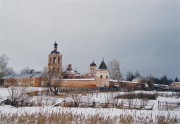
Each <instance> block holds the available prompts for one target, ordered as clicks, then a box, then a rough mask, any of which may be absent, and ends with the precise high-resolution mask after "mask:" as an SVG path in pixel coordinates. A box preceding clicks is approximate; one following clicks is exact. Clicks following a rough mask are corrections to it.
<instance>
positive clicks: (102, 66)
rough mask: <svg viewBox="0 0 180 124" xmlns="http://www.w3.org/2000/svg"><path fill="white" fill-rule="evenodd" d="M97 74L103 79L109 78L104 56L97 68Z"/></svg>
mask: <svg viewBox="0 0 180 124" xmlns="http://www.w3.org/2000/svg"><path fill="white" fill-rule="evenodd" d="M96 76H97V77H98V78H101V79H109V72H108V69H107V66H106V63H105V62H104V58H103V60H102V62H101V64H100V66H99V68H98V70H97V74H96Z"/></svg>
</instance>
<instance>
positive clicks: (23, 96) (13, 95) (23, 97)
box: [8, 86, 30, 107]
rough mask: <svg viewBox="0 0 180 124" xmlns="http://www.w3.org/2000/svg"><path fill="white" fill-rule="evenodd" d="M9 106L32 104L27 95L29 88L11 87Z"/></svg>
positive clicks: (9, 90) (9, 89)
mask: <svg viewBox="0 0 180 124" xmlns="http://www.w3.org/2000/svg"><path fill="white" fill-rule="evenodd" d="M8 92H9V104H10V105H12V106H16V107H17V106H21V107H22V106H23V105H29V104H30V96H29V95H27V93H28V92H29V91H28V88H27V87H14V86H12V87H9V88H8Z"/></svg>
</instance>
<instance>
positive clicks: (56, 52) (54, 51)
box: [51, 50, 60, 54]
mask: <svg viewBox="0 0 180 124" xmlns="http://www.w3.org/2000/svg"><path fill="white" fill-rule="evenodd" d="M53 53H55V54H60V52H58V51H57V50H53V51H51V54H53Z"/></svg>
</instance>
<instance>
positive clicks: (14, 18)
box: [0, 0, 180, 79]
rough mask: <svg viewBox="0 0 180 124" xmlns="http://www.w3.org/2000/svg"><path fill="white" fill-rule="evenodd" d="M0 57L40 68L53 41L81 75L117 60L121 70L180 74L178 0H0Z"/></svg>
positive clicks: (16, 66) (19, 65)
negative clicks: (92, 66)
mask: <svg viewBox="0 0 180 124" xmlns="http://www.w3.org/2000/svg"><path fill="white" fill-rule="evenodd" d="M0 5H1V8H0V12H1V15H0V21H1V23H0V24H1V25H0V33H1V34H0V38H1V39H0V55H2V54H6V55H7V56H8V57H9V58H10V60H9V66H11V67H13V68H14V70H15V71H16V72H18V71H20V70H21V69H22V68H24V67H30V68H33V69H35V70H42V68H43V67H44V66H46V65H47V61H48V54H49V53H50V51H52V50H53V44H54V42H55V40H56V41H57V43H58V50H59V51H60V52H61V53H62V54H63V66H64V67H65V66H66V65H67V64H69V63H70V64H72V65H73V68H74V69H77V70H78V71H79V72H81V73H86V72H88V70H89V64H90V63H91V62H92V61H93V59H94V61H95V63H96V64H97V65H98V66H99V64H100V62H101V60H102V58H103V57H104V58H105V62H106V63H107V62H108V61H109V60H112V59H115V58H116V59H118V60H119V61H120V62H121V71H122V73H123V75H124V76H125V75H126V73H127V71H132V72H135V71H136V70H138V71H139V72H140V74H142V75H144V76H147V75H149V74H152V75H154V76H158V77H161V76H163V75H167V76H168V77H170V78H173V79H174V78H175V77H176V76H178V77H179V78H180V55H179V54H180V0H0Z"/></svg>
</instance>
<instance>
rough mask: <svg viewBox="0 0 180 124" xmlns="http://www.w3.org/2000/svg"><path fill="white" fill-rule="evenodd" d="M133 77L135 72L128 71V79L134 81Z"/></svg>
mask: <svg viewBox="0 0 180 124" xmlns="http://www.w3.org/2000/svg"><path fill="white" fill-rule="evenodd" d="M132 79H134V74H133V72H130V71H128V72H127V75H126V80H127V81H132Z"/></svg>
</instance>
